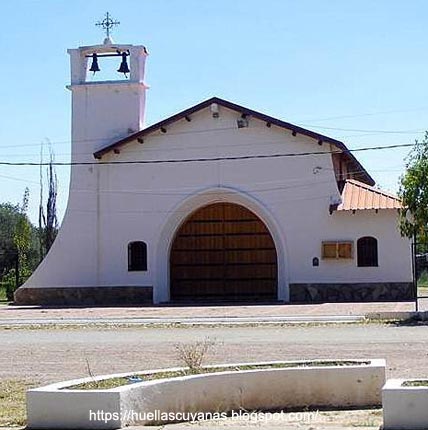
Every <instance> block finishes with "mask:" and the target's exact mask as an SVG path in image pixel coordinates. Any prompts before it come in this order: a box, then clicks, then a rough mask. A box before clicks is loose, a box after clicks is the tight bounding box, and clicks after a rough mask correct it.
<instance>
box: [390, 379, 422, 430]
mask: <svg viewBox="0 0 428 430" xmlns="http://www.w3.org/2000/svg"><path fill="white" fill-rule="evenodd" d="M413 380H414V381H420V380H424V378H414V379H388V381H387V382H386V384H385V386H384V387H383V389H382V404H383V423H384V429H385V430H408V429H412V430H425V429H427V428H428V407H427V406H428V379H427V380H426V381H427V386H425V387H423V386H422V387H406V386H403V382H406V381H413Z"/></svg>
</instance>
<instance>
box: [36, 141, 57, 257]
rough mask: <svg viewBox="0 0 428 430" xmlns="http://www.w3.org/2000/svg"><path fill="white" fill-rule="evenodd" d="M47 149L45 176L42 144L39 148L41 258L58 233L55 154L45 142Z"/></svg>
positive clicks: (48, 143) (49, 144)
mask: <svg viewBox="0 0 428 430" xmlns="http://www.w3.org/2000/svg"><path fill="white" fill-rule="evenodd" d="M47 145H48V149H49V164H48V166H47V169H46V172H45V176H44V175H43V166H42V164H43V158H44V157H43V151H44V144H43V143H42V145H41V148H40V204H39V241H40V255H41V257H42V258H43V257H44V256H45V255H46V254H47V253H48V251H49V249H50V248H51V246H52V244H53V242H54V240H55V237H56V234H57V232H58V218H57V214H56V198H57V192H58V178H57V174H56V169H55V166H54V161H55V154H54V152H53V149H52V145H51V143H50V142H49V141H47ZM45 180H46V182H47V185H48V195H47V198H46V208H45V206H44V182H45Z"/></svg>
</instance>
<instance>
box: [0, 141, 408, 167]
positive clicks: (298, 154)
mask: <svg viewBox="0 0 428 430" xmlns="http://www.w3.org/2000/svg"><path fill="white" fill-rule="evenodd" d="M413 145H414V144H413V143H401V144H395V145H385V146H371V147H365V148H355V149H348V150H346V151H342V150H335V151H313V152H294V153H286V154H283V153H277V154H257V155H237V156H227V157H212V158H179V159H166V160H129V161H70V162H62V161H54V162H41V163H40V162H39V163H36V162H13V161H0V165H1V166H38V167H40V166H49V165H52V166H94V165H95V166H100V165H116V164H117V165H119V164H125V165H130V164H173V163H197V162H211V161H237V160H250V159H264V158H289V157H305V156H310V155H328V154H343V153H348V152H363V151H376V150H384V149H394V148H408V147H411V146H413Z"/></svg>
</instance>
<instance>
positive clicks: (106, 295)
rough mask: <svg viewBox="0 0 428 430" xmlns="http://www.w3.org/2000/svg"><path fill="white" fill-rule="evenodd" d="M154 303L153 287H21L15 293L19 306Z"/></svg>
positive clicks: (16, 302)
mask: <svg viewBox="0 0 428 430" xmlns="http://www.w3.org/2000/svg"><path fill="white" fill-rule="evenodd" d="M152 303H153V288H152V287H68V288H56V287H53V288H27V287H21V288H18V290H16V292H15V304H17V305H49V306H101V305H102V306H112V305H116V306H117V305H128V306H129V305H140V304H152Z"/></svg>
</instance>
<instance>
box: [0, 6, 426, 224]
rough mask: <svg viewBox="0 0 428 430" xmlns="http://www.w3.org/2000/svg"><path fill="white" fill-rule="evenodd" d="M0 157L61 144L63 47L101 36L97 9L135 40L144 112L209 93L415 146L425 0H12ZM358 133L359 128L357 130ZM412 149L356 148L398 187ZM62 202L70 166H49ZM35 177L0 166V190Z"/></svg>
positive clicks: (33, 190)
mask: <svg viewBox="0 0 428 430" xmlns="http://www.w3.org/2000/svg"><path fill="white" fill-rule="evenodd" d="M0 7H1V15H2V25H1V27H0V42H1V46H2V47H3V50H2V61H1V67H0V82H1V86H0V95H1V101H2V102H1V103H0V118H1V127H0V160H1V161H38V160H39V151H40V143H41V142H42V141H44V140H45V139H49V140H50V141H52V143H53V148H54V151H55V153H56V158H57V160H58V161H68V160H69V154H70V93H69V91H67V90H66V89H65V86H66V85H67V84H68V82H69V63H68V62H69V58H68V55H67V53H66V50H67V48H74V47H77V46H81V45H91V44H97V43H101V41H102V39H103V34H102V32H101V31H100V29H99V28H97V27H96V26H95V25H94V24H95V22H96V21H98V20H100V19H102V18H103V15H104V13H105V12H106V11H110V13H111V14H112V16H113V17H114V18H116V19H118V20H119V21H120V22H121V25H120V26H119V27H118V28H116V29H115V30H114V32H113V37H114V39H115V41H116V42H120V43H133V44H144V45H145V46H147V48H148V50H149V52H150V56H149V59H148V63H147V83H148V84H149V85H150V87H151V89H150V90H149V94H148V103H147V116H146V118H147V122H148V124H150V123H153V122H155V121H157V120H160V119H162V118H163V117H166V116H169V115H171V114H173V113H175V112H177V111H179V110H182V109H184V108H187V107H189V106H191V105H193V104H195V103H197V102H199V101H201V100H204V99H206V98H208V97H211V96H214V95H215V96H219V97H222V98H225V99H228V100H230V101H233V102H235V103H238V104H243V105H244V106H247V107H249V108H252V109H255V110H260V111H262V112H264V113H267V114H269V115H272V116H275V117H278V118H281V119H284V120H286V121H289V122H293V123H296V124H299V125H302V126H305V127H307V128H309V129H312V130H315V131H318V132H321V133H323V134H326V135H328V136H331V137H335V138H338V139H340V140H343V141H344V142H345V143H346V144H347V145H348V146H349V147H350V148H358V147H365V146H374V145H388V144H396V143H411V142H413V141H414V139H415V138H420V137H422V135H423V133H422V132H423V130H425V129H428V121H427V115H428V85H427V83H428V37H427V35H426V17H427V16H428V2H427V1H425V0H411V1H408V2H403V1H399V0H376V1H373V0H346V1H343V0H341V1H336V0H328V1H327V0H324V1H320V0H300V1H295V0H264V1H256V0H216V1H202V0H186V1H183V0H181V1H179V0H156V1H155V0H144V1H142V0H141V1H136V0H121V1H120V2H118V1H110V0H105V1H102V2H101V1H90V0H85V1H81V0H73V1H61V0H55V1H54V0H43V1H31V0H15V1H13V2H3V3H2V4H1V6H0ZM354 130H362V131H354ZM407 152H408V150H405V149H402V150H401V149H400V150H388V151H376V152H375V151H367V152H364V153H357V154H356V155H357V157H358V158H359V160H360V161H361V162H362V164H363V165H364V166H365V167H366V168H367V169H368V170H369V172H370V173H371V174H372V176H373V177H374V178H375V179H376V181H377V182H378V184H379V185H380V186H381V187H383V188H385V189H387V190H391V191H394V190H396V189H397V183H398V178H399V176H400V174H401V173H402V171H403V166H404V162H403V159H404V157H405V156H406V154H407ZM58 175H59V201H58V206H59V212H60V215H62V213H63V211H64V209H65V205H66V201H67V191H68V168H67V167H64V168H58ZM26 186H28V187H29V188H30V209H29V213H30V217H31V219H32V220H33V221H36V220H37V206H38V194H39V188H38V168H37V167H7V166H0V201H10V202H12V203H17V202H19V201H20V200H21V198H22V194H23V192H24V189H25V187H26Z"/></svg>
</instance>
